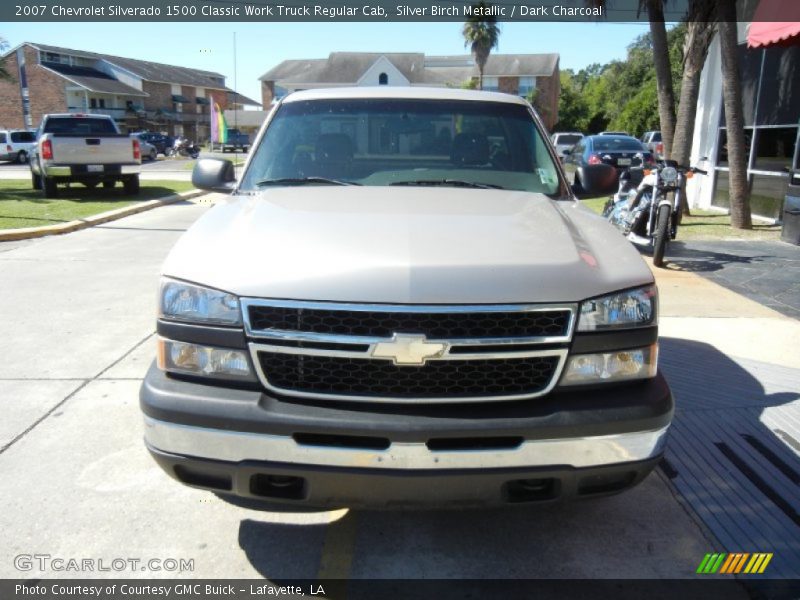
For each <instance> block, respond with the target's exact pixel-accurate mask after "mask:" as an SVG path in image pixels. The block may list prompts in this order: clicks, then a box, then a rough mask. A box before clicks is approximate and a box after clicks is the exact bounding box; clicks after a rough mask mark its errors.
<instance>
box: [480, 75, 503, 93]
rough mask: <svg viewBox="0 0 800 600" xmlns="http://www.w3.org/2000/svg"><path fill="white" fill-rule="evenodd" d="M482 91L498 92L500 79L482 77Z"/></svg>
mask: <svg viewBox="0 0 800 600" xmlns="http://www.w3.org/2000/svg"><path fill="white" fill-rule="evenodd" d="M483 89H484V90H486V91H487V92H497V91H498V90H500V79H499V78H497V77H484V78H483Z"/></svg>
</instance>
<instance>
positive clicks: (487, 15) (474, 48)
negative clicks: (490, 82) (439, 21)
mask: <svg viewBox="0 0 800 600" xmlns="http://www.w3.org/2000/svg"><path fill="white" fill-rule="evenodd" d="M461 33H462V35H463V36H464V46H469V48H470V51H471V52H472V56H474V57H475V64H477V65H478V89H480V90H482V89H483V69H484V68H485V67H486V61H488V60H489V54H491V52H492V50H493V49H494V48H497V43H498V40H499V38H500V28H499V27H498V25H497V17H495V16H494V15H492V14H491V5H487V4H486V3H485V2H483V1H482V0H481V2H479V3H478V4H475V5H473V14H472V15H471V16H470V17H469V18H468V19H467V21H466V22H465V23H464V28H463V29H462V30H461Z"/></svg>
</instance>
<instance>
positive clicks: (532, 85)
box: [518, 77, 536, 98]
mask: <svg viewBox="0 0 800 600" xmlns="http://www.w3.org/2000/svg"><path fill="white" fill-rule="evenodd" d="M535 89H536V77H520V78H519V91H518V93H519V95H520V96H522V97H523V98H526V97H527V96H528V94H530V93H531V92H532V91H533V90H535Z"/></svg>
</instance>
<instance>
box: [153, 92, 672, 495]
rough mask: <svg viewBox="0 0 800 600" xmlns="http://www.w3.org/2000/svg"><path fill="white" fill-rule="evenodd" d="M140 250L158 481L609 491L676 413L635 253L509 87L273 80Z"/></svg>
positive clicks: (280, 488)
mask: <svg viewBox="0 0 800 600" xmlns="http://www.w3.org/2000/svg"><path fill="white" fill-rule="evenodd" d="M253 148H254V149H253V152H252V153H251V155H250V157H249V159H248V162H247V164H246V165H245V168H244V172H243V175H242V177H241V180H240V181H238V182H236V181H234V170H233V165H232V164H231V163H230V162H229V161H218V160H201V161H199V163H198V165H197V166H196V168H195V171H194V173H193V181H194V183H195V185H197V186H199V187H202V188H205V189H210V190H216V191H224V192H230V193H231V197H230V198H229V199H227V200H225V201H222V202H219V203H217V205H216V206H214V208H212V209H211V210H210V211H209V212H208V213H207V214H205V215H204V216H203V217H202V218H200V220H199V221H198V222H197V223H195V224H194V225H193V226H192V227H191V228H190V229H189V231H188V232H187V233H186V234H184V236H183V237H182V238H181V239H180V241H179V242H178V243H177V245H176V246H175V247H174V248H173V250H172V252H171V253H170V255H169V257H168V258H167V260H166V263H165V264H164V266H163V271H162V273H163V277H162V279H161V284H160V292H159V298H160V300H159V303H160V306H159V317H158V322H157V330H158V351H157V360H156V362H155V364H154V365H153V366H152V367H151V369H150V370H149V372H148V374H147V377H146V379H145V381H144V383H143V385H142V388H141V408H142V411H143V413H144V420H145V441H146V443H147V447H148V449H149V450H150V452H151V453H152V455H153V457H154V458H155V460H156V461H157V462H158V463H159V464H160V465H161V467H163V469H164V470H165V471H166V472H167V473H169V474H170V475H171V476H172V477H174V478H175V479H177V480H179V481H180V482H182V483H184V484H187V485H190V486H194V487H199V488H203V489H207V490H211V491H214V492H217V493H221V494H233V495H238V496H245V497H249V498H260V499H265V500H271V501H280V502H286V503H292V504H296V505H314V506H362V505H366V506H384V507H401V506H405V505H412V504H434V505H443V504H444V505H448V504H449V505H452V506H466V505H476V504H528V503H537V502H547V501H553V500H558V499H566V498H577V497H592V496H599V495H604V494H610V493H615V492H619V491H621V490H624V489H627V488H629V487H631V486H633V485H635V484H637V483H638V482H640V481H641V480H642V479H643V478H644V477H645V476H646V475H647V474H648V473H649V472H650V471H651V470H652V469H653V467H654V466H655V465H656V463H657V462H658V460H659V458H660V456H661V453H662V451H663V448H664V443H665V440H666V434H667V429H668V427H669V424H670V420H671V418H672V413H673V401H672V396H671V394H670V390H669V388H668V386H667V383H666V381H665V380H664V378H663V377H662V376H661V374H660V373H659V372H658V370H657V357H658V336H657V313H658V306H657V292H656V287H655V285H654V281H653V275H652V274H651V272H650V270H649V269H648V267H647V266H646V265H645V263H644V261H643V260H642V259H641V258H640V256H639V255H638V253H637V252H636V250H634V249H633V248H632V247H631V246H630V245H629V244H628V243H627V241H626V240H625V239H624V238H623V237H622V236H620V235H619V234H618V233H617V232H616V231H615V230H614V229H613V228H612V227H611V226H610V225H608V224H607V223H606V222H605V221H604V220H603V219H601V218H600V217H598V216H596V215H594V214H593V213H591V212H590V211H589V210H587V209H585V208H584V207H583V206H581V205H580V203H579V202H577V201H576V200H575V197H574V195H573V193H572V191H571V189H570V188H569V186H568V184H567V181H566V179H565V177H564V173H563V172H562V170H561V166H560V164H559V161H558V158H557V157H556V154H555V151H554V148H553V146H552V145H551V143H550V142H549V140H548V139H547V137H546V135H545V133H544V129H543V126H542V124H541V122H540V121H539V118H538V117H537V115H536V114H535V113H534V111H533V109H532V108H531V106H530V104H528V103H527V102H525V101H524V100H522V99H519V98H516V97H514V96H512V95H508V94H498V93H489V92H474V91H465V90H452V89H424V88H388V87H382V88H354V89H336V90H314V91H305V92H299V93H295V94H291V95H290V96H288V97H286V98H285V99H283V100H282V101H281V102H280V103H279V105H278V106H277V107H276V108H275V110H273V111H272V113H271V117H270V119H269V121H268V122H267V123H265V125H264V126H263V128H262V131H261V133H260V134H259V136H258V138H257V139H256V141H255V142H254V147H253Z"/></svg>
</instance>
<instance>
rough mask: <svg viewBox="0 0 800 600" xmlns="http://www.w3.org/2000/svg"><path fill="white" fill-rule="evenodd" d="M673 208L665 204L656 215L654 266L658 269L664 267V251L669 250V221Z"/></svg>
mask: <svg viewBox="0 0 800 600" xmlns="http://www.w3.org/2000/svg"><path fill="white" fill-rule="evenodd" d="M671 214H672V208H671V207H670V206H669V205H667V204H665V205H663V206H659V207H658V213H657V214H656V237H655V240H654V243H653V265H654V266H656V267H662V266H664V251H665V250H666V249H667V241H668V240H669V219H670V215H671Z"/></svg>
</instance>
